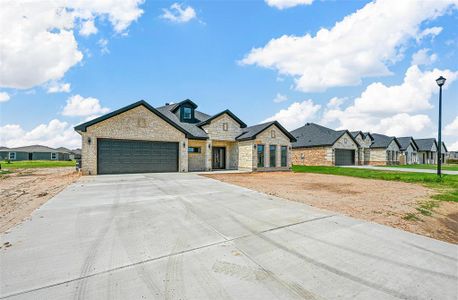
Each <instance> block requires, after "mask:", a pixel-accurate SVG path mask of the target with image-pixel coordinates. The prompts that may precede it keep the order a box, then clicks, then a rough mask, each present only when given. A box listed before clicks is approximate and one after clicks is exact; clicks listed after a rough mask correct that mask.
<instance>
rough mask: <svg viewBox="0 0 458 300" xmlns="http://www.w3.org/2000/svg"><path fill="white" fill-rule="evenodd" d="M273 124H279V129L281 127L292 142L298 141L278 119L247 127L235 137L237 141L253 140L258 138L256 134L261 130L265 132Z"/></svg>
mask: <svg viewBox="0 0 458 300" xmlns="http://www.w3.org/2000/svg"><path fill="white" fill-rule="evenodd" d="M271 125H275V126H277V127H278V129H280V130H281V131H282V132H283V133H284V134H285V135H286V136H287V137H289V139H290V141H291V142H294V141H296V139H295V138H294V136H293V135H292V134H291V133H290V132H289V131H288V130H286V129H285V128H284V127H283V126H281V124H280V123H278V122H277V121H271V122H266V123H262V124H258V125H254V126H250V127H246V128H245V129H244V130H243V132H242V134H240V135H239V136H238V137H236V138H235V139H236V140H237V141H248V140H253V139H255V138H256V136H257V135H258V134H260V133H261V132H263V131H264V130H266V129H267V128H269V127H270V126H271Z"/></svg>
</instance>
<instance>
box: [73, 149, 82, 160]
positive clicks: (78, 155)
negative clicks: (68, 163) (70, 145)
mask: <svg viewBox="0 0 458 300" xmlns="http://www.w3.org/2000/svg"><path fill="white" fill-rule="evenodd" d="M72 153H73V159H81V149H80V148H76V149H73V150H72Z"/></svg>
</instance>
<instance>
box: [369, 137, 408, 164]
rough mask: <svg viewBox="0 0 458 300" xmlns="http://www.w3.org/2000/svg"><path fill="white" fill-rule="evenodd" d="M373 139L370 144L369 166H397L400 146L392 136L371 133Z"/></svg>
mask: <svg viewBox="0 0 458 300" xmlns="http://www.w3.org/2000/svg"><path fill="white" fill-rule="evenodd" d="M371 135H372V138H373V139H374V140H373V141H372V144H371V148H370V150H371V154H370V160H369V165H372V166H385V165H397V164H399V154H400V152H401V145H400V144H399V141H398V140H397V139H396V138H395V137H394V136H387V135H384V134H378V133H371Z"/></svg>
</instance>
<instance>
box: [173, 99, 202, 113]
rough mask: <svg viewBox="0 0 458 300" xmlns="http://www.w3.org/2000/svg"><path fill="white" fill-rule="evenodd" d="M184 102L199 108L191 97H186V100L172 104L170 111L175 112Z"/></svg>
mask: <svg viewBox="0 0 458 300" xmlns="http://www.w3.org/2000/svg"><path fill="white" fill-rule="evenodd" d="M183 104H189V105H190V106H191V107H192V108H194V109H196V108H197V104H195V103H194V102H192V101H191V100H190V99H186V100H183V101H181V102H178V103H174V104H171V108H170V111H171V112H173V113H175V112H176V111H177V110H178V108H180V106H182V105H183Z"/></svg>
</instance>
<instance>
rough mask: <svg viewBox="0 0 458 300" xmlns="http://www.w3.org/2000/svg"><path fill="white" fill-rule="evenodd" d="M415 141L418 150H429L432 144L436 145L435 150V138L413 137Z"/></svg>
mask: <svg viewBox="0 0 458 300" xmlns="http://www.w3.org/2000/svg"><path fill="white" fill-rule="evenodd" d="M415 142H416V143H417V145H418V151H431V149H432V148H433V146H434V147H436V150H437V141H436V139H435V138H429V139H415Z"/></svg>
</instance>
